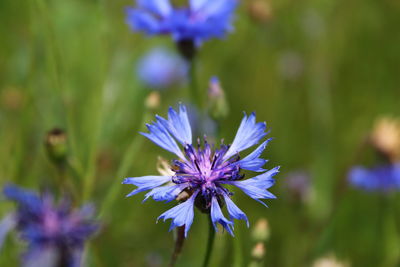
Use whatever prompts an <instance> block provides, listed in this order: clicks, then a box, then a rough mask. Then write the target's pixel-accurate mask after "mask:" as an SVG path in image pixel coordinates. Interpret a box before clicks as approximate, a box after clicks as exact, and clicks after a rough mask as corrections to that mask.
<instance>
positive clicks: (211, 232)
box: [203, 218, 215, 267]
mask: <svg viewBox="0 0 400 267" xmlns="http://www.w3.org/2000/svg"><path fill="white" fill-rule="evenodd" d="M208 224H209V230H208V231H209V232H208V241H207V250H206V254H205V256H204V261H203V267H208V265H209V263H210V259H211V252H212V249H213V246H214V237H215V230H214V226H213V223H212V221H211V218H210V219H209V220H208Z"/></svg>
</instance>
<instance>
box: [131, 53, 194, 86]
mask: <svg viewBox="0 0 400 267" xmlns="http://www.w3.org/2000/svg"><path fill="white" fill-rule="evenodd" d="M187 73H188V65H187V63H186V62H185V61H184V60H183V59H181V58H180V57H179V56H178V55H176V54H173V53H171V52H169V51H168V50H166V49H163V48H160V47H158V48H154V49H153V50H151V51H150V52H149V53H148V54H146V55H145V56H144V57H143V58H142V59H141V60H140V62H139V64H138V65H137V74H138V76H139V79H140V80H141V81H142V82H143V83H145V84H146V85H147V86H149V87H150V88H152V89H164V88H168V87H171V86H173V85H175V84H179V83H182V82H183V81H184V80H185V79H186V77H187Z"/></svg>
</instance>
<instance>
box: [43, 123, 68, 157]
mask: <svg viewBox="0 0 400 267" xmlns="http://www.w3.org/2000/svg"><path fill="white" fill-rule="evenodd" d="M45 146H46V151H47V155H48V156H49V158H50V160H51V161H53V162H54V163H56V164H63V163H64V162H65V160H66V158H67V135H66V133H65V132H64V131H63V130H61V129H59V128H54V129H53V130H51V131H49V132H48V133H47V135H46V138H45Z"/></svg>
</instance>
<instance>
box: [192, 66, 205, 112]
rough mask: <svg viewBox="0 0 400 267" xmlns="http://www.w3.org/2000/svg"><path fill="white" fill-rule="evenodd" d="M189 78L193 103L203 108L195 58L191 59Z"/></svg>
mask: <svg viewBox="0 0 400 267" xmlns="http://www.w3.org/2000/svg"><path fill="white" fill-rule="evenodd" d="M189 79H190V85H189V90H190V99H191V100H192V103H193V104H194V105H195V106H196V107H197V108H199V109H201V108H202V99H201V94H200V92H199V89H198V86H197V79H196V62H195V60H194V59H193V60H191V61H190V69H189Z"/></svg>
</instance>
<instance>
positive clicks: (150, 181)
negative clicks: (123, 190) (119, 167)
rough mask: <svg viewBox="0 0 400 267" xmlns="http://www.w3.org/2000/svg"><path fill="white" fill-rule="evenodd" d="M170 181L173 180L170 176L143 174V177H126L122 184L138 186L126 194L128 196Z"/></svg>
mask: <svg viewBox="0 0 400 267" xmlns="http://www.w3.org/2000/svg"><path fill="white" fill-rule="evenodd" d="M168 181H171V177H170V176H142V177H130V178H125V180H124V181H123V182H122V184H133V185H136V186H137V187H138V188H137V189H135V190H133V191H132V192H130V193H129V194H128V195H126V196H127V197H130V196H133V195H135V194H137V193H140V192H143V191H146V190H150V189H153V188H155V187H158V186H160V185H163V184H165V183H167V182H168Z"/></svg>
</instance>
